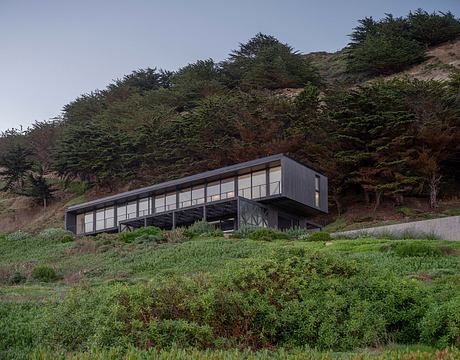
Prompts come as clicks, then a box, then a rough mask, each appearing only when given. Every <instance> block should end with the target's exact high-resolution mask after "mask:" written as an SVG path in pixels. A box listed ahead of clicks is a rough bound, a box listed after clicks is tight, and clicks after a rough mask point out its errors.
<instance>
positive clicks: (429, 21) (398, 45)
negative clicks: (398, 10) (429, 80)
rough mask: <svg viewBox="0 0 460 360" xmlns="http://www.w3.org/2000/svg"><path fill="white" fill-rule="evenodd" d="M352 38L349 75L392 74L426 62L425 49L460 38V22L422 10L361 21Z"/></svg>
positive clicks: (349, 52) (349, 51) (452, 17)
mask: <svg viewBox="0 0 460 360" xmlns="http://www.w3.org/2000/svg"><path fill="white" fill-rule="evenodd" d="M359 22H360V25H359V26H358V27H356V28H355V29H354V31H353V33H352V35H351V39H352V42H351V43H350V46H349V50H348V55H349V57H348V68H349V70H350V71H352V72H366V73H371V74H391V73H394V72H397V71H401V70H404V69H405V68H407V67H409V66H410V65H412V64H415V63H418V62H420V61H422V60H424V59H425V50H426V47H427V46H432V45H436V44H439V43H441V42H445V41H448V40H453V39H455V38H456V37H458V36H459V35H460V21H459V20H458V19H456V18H455V16H454V15H453V14H452V13H450V12H448V13H445V14H444V13H432V14H429V13H427V12H425V11H423V10H418V11H416V12H414V13H410V14H409V15H408V16H407V17H405V18H402V17H399V18H394V17H393V16H392V15H387V16H386V17H385V18H384V19H382V20H379V21H375V20H373V19H372V18H365V19H363V20H360V21H359Z"/></svg>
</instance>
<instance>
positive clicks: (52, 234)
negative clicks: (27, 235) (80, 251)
mask: <svg viewBox="0 0 460 360" xmlns="http://www.w3.org/2000/svg"><path fill="white" fill-rule="evenodd" d="M38 237H39V238H40V239H43V240H46V241H55V242H61V243H66V242H71V241H73V240H75V236H74V234H73V233H72V232H70V231H68V230H64V229H61V228H50V229H45V230H43V231H42V232H40V234H39V235H38Z"/></svg>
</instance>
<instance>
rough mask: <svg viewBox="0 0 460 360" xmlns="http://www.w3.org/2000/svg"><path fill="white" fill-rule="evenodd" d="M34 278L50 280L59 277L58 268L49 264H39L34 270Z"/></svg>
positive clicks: (44, 280)
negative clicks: (55, 268)
mask: <svg viewBox="0 0 460 360" xmlns="http://www.w3.org/2000/svg"><path fill="white" fill-rule="evenodd" d="M32 278H33V279H35V280H38V281H43V282H50V281H54V280H56V278H57V274H56V270H54V268H52V267H51V266H48V265H39V266H36V267H34V269H33V270H32Z"/></svg>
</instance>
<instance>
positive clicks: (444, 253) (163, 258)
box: [0, 236, 460, 359]
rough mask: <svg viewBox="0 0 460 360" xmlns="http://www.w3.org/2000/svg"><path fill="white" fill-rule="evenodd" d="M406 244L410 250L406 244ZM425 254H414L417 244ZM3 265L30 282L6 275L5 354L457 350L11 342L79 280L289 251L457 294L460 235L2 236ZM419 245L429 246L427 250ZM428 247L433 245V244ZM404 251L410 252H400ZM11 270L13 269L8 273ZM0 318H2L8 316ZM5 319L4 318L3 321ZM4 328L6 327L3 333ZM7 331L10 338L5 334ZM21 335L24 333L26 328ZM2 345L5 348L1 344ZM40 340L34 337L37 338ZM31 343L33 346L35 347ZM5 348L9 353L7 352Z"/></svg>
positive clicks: (153, 276)
mask: <svg viewBox="0 0 460 360" xmlns="http://www.w3.org/2000/svg"><path fill="white" fill-rule="evenodd" d="M401 246H402V247H403V249H404V252H401V251H399V252H398V249H401ZM412 248H414V249H415V250H414V251H418V252H419V253H421V254H422V255H423V256H412V253H411V251H413V250H412ZM0 249H1V256H0V269H4V270H5V271H4V272H3V273H2V272H1V271H0V274H8V271H10V272H12V271H20V272H21V273H22V274H23V275H24V276H25V278H26V281H25V282H24V283H21V284H18V285H10V284H9V283H7V282H6V281H2V279H0V318H1V315H2V308H3V309H4V314H8V315H6V316H8V317H10V318H11V319H10V320H9V321H8V322H7V323H8V324H10V323H11V324H15V325H14V326H16V327H17V328H13V327H12V326H13V325H11V328H10V329H8V327H7V328H4V329H3V330H0V358H23V357H25V354H27V356H29V355H30V354H32V355H30V356H31V357H32V358H35V359H55V358H64V357H68V358H71V359H90V358H91V359H93V358H96V359H109V358H110V359H112V358H129V359H147V358H149V359H150V358H154V359H176V358H177V359H180V358H191V359H193V358H196V359H199V358H200V359H201V358H207V359H236V358H246V359H267V358H285V359H306V358H308V359H310V358H311V359H332V358H338V359H348V358H359V359H387V358H388V359H399V358H401V359H403V358H404V359H431V358H434V357H436V358H440V359H451V358H452V359H454V358H458V356H459V353H458V350H455V349H451V350H450V352H449V351H447V352H444V353H436V351H437V350H435V349H433V348H431V347H426V346H422V345H416V346H415V347H414V346H413V347H407V346H402V347H396V348H395V347H383V348H381V349H379V350H376V349H367V350H366V349H364V350H356V351H355V352H351V353H331V352H316V351H313V350H311V349H291V350H283V349H277V350H275V351H274V352H272V351H269V350H263V351H259V352H252V351H249V350H244V351H243V352H239V351H237V350H232V349H227V350H212V351H211V350H201V351H199V350H183V349H169V350H161V351H160V352H158V351H154V352H152V351H148V350H139V349H131V350H129V351H128V352H127V353H126V351H125V350H123V351H121V350H120V349H116V348H113V349H106V350H103V351H102V350H100V349H99V350H93V351H96V352H97V353H92V352H91V351H88V352H83V353H68V352H65V353H64V352H62V353H60V352H59V350H56V349H54V350H49V349H48V350H47V349H38V348H35V347H31V346H32V345H31V344H28V343H24V344H22V345H21V346H19V347H18V346H16V347H11V348H8V346H7V345H8V343H7V342H8V341H13V340H11V339H12V338H11V336H12V335H8V334H10V333H11V331H12V332H13V333H16V332H17V333H18V334H20V333H22V332H24V331H25V332H27V331H33V329H34V325H33V324H35V322H39V319H40V316H42V314H44V313H42V312H45V311H46V310H47V309H50V308H52V306H54V305H53V304H55V303H59V302H60V301H62V299H64V298H65V297H66V296H67V294H68V293H69V291H70V289H72V288H74V287H87V288H94V289H97V288H99V287H101V288H103V287H106V286H110V285H111V284H114V283H123V284H126V285H127V286H133V285H136V284H161V283H164V282H168V281H171V279H178V281H179V280H180V279H182V278H186V277H188V278H203V279H208V280H206V281H212V279H219V278H222V277H226V276H228V275H229V274H231V273H234V272H238V271H241V270H244V269H246V267H247V266H248V264H251V261H258V260H260V259H272V258H274V257H276V256H279V255H280V254H283V253H287V252H290V251H307V252H319V253H325V254H335V255H338V256H340V258H343V259H349V260H351V261H355V262H356V263H357V264H367V265H368V266H369V267H372V268H373V269H376V271H377V272H378V271H382V272H384V271H388V270H391V272H392V273H394V274H396V275H397V276H398V277H400V278H402V279H405V281H407V282H412V283H416V284H418V285H419V286H420V287H421V288H424V289H428V290H430V291H431V292H433V294H436V296H438V297H441V298H442V296H444V295H443V294H446V295H445V296H446V297H451V296H452V295H451V294H452V292H454V293H456V294H460V242H453V241H451V242H450V241H439V240H416V239H415V240H414V239H410V240H394V239H385V238H379V239H376V238H373V237H366V238H359V239H355V240H348V239H333V240H332V241H330V242H321V241H319V242H303V241H292V240H274V241H269V242H267V241H258V240H250V239H225V238H220V237H218V238H204V237H195V238H193V239H192V240H190V241H186V242H183V243H177V244H171V243H164V244H153V243H152V244H151V243H142V244H139V243H130V244H126V243H122V242H120V241H116V240H112V241H109V240H107V239H106V240H104V239H102V240H101V239H99V240H97V239H95V238H85V239H80V240H78V241H76V242H69V243H60V242H56V241H47V240H46V239H39V238H37V237H31V238H29V239H24V240H17V241H13V240H9V239H7V238H6V237H5V236H0ZM420 249H422V250H423V252H420ZM427 249H428V250H427ZM401 254H403V255H401ZM40 265H47V266H52V267H53V268H54V269H56V272H57V275H58V278H57V279H56V280H54V281H53V282H50V283H43V282H40V281H37V280H35V279H33V277H32V276H31V272H32V269H33V268H34V267H36V266H40ZM4 276H7V275H4ZM1 321H2V320H1V319H0V323H1ZM4 324H5V323H4ZM2 331H3V333H2ZM2 334H3V339H2ZM21 336H22V335H21ZM2 346H3V348H2ZM34 346H35V345H34ZM30 351H32V352H31V353H29V352H30ZM2 354H3V355H2Z"/></svg>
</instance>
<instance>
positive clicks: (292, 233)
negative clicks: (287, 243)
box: [283, 226, 310, 239]
mask: <svg viewBox="0 0 460 360" xmlns="http://www.w3.org/2000/svg"><path fill="white" fill-rule="evenodd" d="M283 233H285V234H286V235H287V237H288V238H289V239H300V238H303V237H305V236H308V234H309V233H310V230H308V229H306V228H301V227H298V226H295V227H292V228H289V229H286V230H283Z"/></svg>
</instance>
